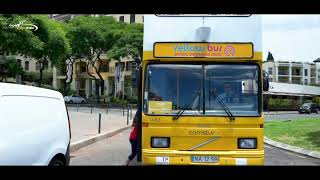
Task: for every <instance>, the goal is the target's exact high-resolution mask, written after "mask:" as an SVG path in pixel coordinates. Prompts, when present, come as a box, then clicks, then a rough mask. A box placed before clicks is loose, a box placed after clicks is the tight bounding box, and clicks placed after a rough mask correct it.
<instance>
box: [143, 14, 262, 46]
mask: <svg viewBox="0 0 320 180" xmlns="http://www.w3.org/2000/svg"><path fill="white" fill-rule="evenodd" d="M199 27H206V28H207V29H209V31H210V33H209V36H208V39H207V42H212V43H216V42H219V43H221V42H226V43H230V42H234V43H251V44H253V46H254V48H253V49H254V52H262V29H261V16H259V15H251V16H239V17H234V16H232V17H223V16H222V17H220V16H218V17H199V16H196V17H185V16H181V17H179V16H178V17H176V16H157V15H145V17H144V39H143V51H144V52H153V51H154V45H155V43H157V42H180V43H183V42H188V43H193V42H200V41H199V38H198V37H197V35H196V34H197V30H198V29H199Z"/></svg>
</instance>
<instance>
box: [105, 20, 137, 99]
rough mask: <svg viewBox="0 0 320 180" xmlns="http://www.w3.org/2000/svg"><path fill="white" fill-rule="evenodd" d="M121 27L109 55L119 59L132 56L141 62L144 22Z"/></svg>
mask: <svg viewBox="0 0 320 180" xmlns="http://www.w3.org/2000/svg"><path fill="white" fill-rule="evenodd" d="M119 29H120V30H119V32H118V37H119V39H118V41H117V42H116V43H115V45H114V46H113V47H112V49H111V50H110V51H109V52H108V57H110V58H113V59H118V60H119V59H120V58H122V57H128V56H130V57H131V58H133V59H135V60H138V61H140V62H141V59H142V53H143V24H138V23H137V24H126V25H125V26H122V28H119ZM115 87H116V80H115ZM116 94H117V93H116Z"/></svg>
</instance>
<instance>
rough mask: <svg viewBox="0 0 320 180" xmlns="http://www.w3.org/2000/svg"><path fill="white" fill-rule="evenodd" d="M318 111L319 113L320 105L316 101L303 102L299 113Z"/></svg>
mask: <svg viewBox="0 0 320 180" xmlns="http://www.w3.org/2000/svg"><path fill="white" fill-rule="evenodd" d="M313 112H314V113H317V114H318V105H317V104H315V103H305V104H303V105H302V106H301V107H300V109H299V113H308V114H310V113H313Z"/></svg>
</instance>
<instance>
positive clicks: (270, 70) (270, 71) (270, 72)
mask: <svg viewBox="0 0 320 180" xmlns="http://www.w3.org/2000/svg"><path fill="white" fill-rule="evenodd" d="M268 74H270V75H272V68H271V67H269V68H268Z"/></svg>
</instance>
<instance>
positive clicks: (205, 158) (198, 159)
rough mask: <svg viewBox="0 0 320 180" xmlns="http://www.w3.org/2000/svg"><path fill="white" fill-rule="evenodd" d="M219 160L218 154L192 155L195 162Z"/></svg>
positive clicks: (214, 161)
mask: <svg viewBox="0 0 320 180" xmlns="http://www.w3.org/2000/svg"><path fill="white" fill-rule="evenodd" d="M218 161H219V158H218V156H192V162H194V163H216V162H218Z"/></svg>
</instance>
